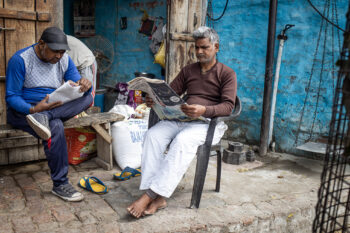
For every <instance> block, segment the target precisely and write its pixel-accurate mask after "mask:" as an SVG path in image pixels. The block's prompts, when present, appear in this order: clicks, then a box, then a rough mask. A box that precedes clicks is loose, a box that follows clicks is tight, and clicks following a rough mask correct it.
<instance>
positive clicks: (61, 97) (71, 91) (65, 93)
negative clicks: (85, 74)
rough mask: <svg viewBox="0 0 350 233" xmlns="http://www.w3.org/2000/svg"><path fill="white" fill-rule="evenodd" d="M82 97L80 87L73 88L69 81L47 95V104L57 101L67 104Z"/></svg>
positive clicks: (82, 93)
mask: <svg viewBox="0 0 350 233" xmlns="http://www.w3.org/2000/svg"><path fill="white" fill-rule="evenodd" d="M83 95H84V92H80V86H74V85H73V84H71V83H70V82H69V81H67V82H65V83H64V84H63V85H62V86H60V87H59V88H57V89H56V90H55V91H54V92H52V93H51V94H49V101H48V103H52V102H57V101H61V102H62V103H67V102H69V101H72V100H75V99H77V98H79V97H82V96H83Z"/></svg>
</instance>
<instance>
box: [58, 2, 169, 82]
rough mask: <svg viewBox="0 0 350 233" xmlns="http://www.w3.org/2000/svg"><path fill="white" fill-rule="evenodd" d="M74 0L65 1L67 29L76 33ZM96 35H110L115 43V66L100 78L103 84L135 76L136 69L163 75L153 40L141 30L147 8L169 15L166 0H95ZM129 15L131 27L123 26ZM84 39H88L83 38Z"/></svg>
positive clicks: (152, 11) (110, 39)
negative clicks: (156, 62)
mask: <svg viewBox="0 0 350 233" xmlns="http://www.w3.org/2000/svg"><path fill="white" fill-rule="evenodd" d="M73 2H74V0H64V31H65V32H66V33H67V34H70V35H73V34H74V30H73V19H72V17H73V11H72V7H73ZM95 3H96V6H95V28H96V34H97V35H101V36H103V37H105V38H107V39H108V40H109V41H110V42H111V43H112V44H113V46H114V54H115V55H114V61H113V64H112V66H111V69H110V70H109V71H108V72H106V73H105V74H103V75H101V77H100V85H101V84H107V85H115V84H116V83H117V82H127V81H129V80H131V79H132V78H134V72H135V71H143V72H149V73H154V74H155V75H156V76H157V77H159V78H161V67H160V66H159V65H158V64H153V60H154V57H153V54H152V53H151V51H150V49H149V44H150V43H151V40H150V39H149V38H148V37H147V36H145V35H143V34H141V33H139V32H138V30H139V28H140V26H141V18H142V16H143V12H142V11H141V9H145V10H146V11H147V13H148V14H149V16H152V17H159V16H161V17H163V18H165V17H166V0H158V1H154V0H128V1H124V0H95ZM121 17H127V24H128V27H127V29H125V30H121V29H120V24H119V23H120V18H121ZM82 40H84V39H82Z"/></svg>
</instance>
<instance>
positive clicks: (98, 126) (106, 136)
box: [91, 124, 112, 143]
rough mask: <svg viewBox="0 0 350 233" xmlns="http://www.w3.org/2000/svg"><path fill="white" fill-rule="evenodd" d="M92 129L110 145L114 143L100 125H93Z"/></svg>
mask: <svg viewBox="0 0 350 233" xmlns="http://www.w3.org/2000/svg"><path fill="white" fill-rule="evenodd" d="M91 126H92V128H94V129H95V130H96V132H97V133H98V134H99V135H100V136H101V137H102V138H103V139H104V140H105V141H106V142H108V143H112V137H111V135H109V133H108V132H107V131H106V130H105V129H104V128H102V127H101V125H98V124H92V125H91Z"/></svg>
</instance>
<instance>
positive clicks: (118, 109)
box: [108, 104, 135, 120]
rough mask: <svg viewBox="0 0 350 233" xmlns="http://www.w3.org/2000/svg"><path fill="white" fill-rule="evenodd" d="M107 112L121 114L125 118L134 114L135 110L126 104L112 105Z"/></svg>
mask: <svg viewBox="0 0 350 233" xmlns="http://www.w3.org/2000/svg"><path fill="white" fill-rule="evenodd" d="M108 112H113V113H118V114H121V115H123V116H124V117H125V118H124V119H125V120H127V119H129V118H130V117H131V116H132V115H133V114H135V110H134V109H133V108H132V107H130V106H129V105H126V104H120V105H114V106H113V108H112V109H111V110H109V111H108Z"/></svg>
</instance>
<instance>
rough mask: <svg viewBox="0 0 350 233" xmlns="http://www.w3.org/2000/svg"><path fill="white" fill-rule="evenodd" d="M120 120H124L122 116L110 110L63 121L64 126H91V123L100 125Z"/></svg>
mask: <svg viewBox="0 0 350 233" xmlns="http://www.w3.org/2000/svg"><path fill="white" fill-rule="evenodd" d="M122 120H124V116H122V115H120V114H117V113H111V112H103V113H94V114H91V115H88V116H85V117H80V118H72V119H69V120H68V121H66V122H65V123H64V128H75V127H83V126H91V125H92V124H99V125H100V124H104V123H108V122H115V121H122Z"/></svg>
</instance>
